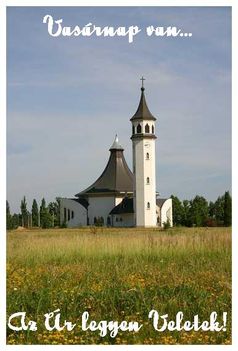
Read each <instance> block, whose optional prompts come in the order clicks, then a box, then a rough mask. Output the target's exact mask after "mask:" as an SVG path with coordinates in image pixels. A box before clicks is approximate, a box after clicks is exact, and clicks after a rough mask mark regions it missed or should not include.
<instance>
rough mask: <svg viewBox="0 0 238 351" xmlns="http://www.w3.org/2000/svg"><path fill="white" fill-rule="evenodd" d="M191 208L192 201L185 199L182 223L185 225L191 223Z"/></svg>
mask: <svg viewBox="0 0 238 351" xmlns="http://www.w3.org/2000/svg"><path fill="white" fill-rule="evenodd" d="M189 208H190V202H189V201H188V200H183V217H182V225H185V226H189V225H191V224H190V222H189Z"/></svg>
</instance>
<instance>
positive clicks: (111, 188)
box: [75, 137, 133, 197]
mask: <svg viewBox="0 0 238 351" xmlns="http://www.w3.org/2000/svg"><path fill="white" fill-rule="evenodd" d="M110 152H111V155H110V158H109V160H108V163H107V165H106V168H105V169H104V171H103V173H102V174H101V176H100V177H99V178H98V179H97V180H96V182H94V183H93V184H92V185H91V186H89V187H88V188H87V189H85V190H84V191H81V192H80V193H78V194H76V195H75V196H77V197H82V196H84V195H86V196H87V195H90V194H97V193H112V192H113V193H117V192H133V173H132V172H131V171H130V169H129V167H128V166H127V163H126V160H125V158H124V155H123V148H122V146H121V145H120V144H119V142H118V138H117V137H116V139H115V141H114V143H113V145H112V147H111V148H110Z"/></svg>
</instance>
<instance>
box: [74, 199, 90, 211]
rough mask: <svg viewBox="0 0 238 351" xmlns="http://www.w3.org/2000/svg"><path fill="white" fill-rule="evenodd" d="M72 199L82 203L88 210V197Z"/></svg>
mask: <svg viewBox="0 0 238 351" xmlns="http://www.w3.org/2000/svg"><path fill="white" fill-rule="evenodd" d="M71 200H74V201H76V202H78V203H80V205H82V206H83V207H84V208H86V210H87V208H88V206H89V203H88V201H87V200H86V199H84V198H81V199H71Z"/></svg>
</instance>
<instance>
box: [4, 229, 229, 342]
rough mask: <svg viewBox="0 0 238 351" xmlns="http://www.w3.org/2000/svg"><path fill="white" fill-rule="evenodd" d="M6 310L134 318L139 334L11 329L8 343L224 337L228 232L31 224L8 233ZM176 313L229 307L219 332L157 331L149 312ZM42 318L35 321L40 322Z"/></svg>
mask: <svg viewBox="0 0 238 351" xmlns="http://www.w3.org/2000/svg"><path fill="white" fill-rule="evenodd" d="M7 268H8V291H7V292H8V314H9V315H10V314H12V313H14V312H16V311H20V310H24V311H26V312H27V313H28V315H29V316H30V317H31V318H33V319H34V318H35V319H37V320H39V322H40V323H41V322H42V316H43V314H44V313H46V312H49V311H52V310H54V309H55V308H60V309H61V312H62V316H63V318H68V319H69V320H73V321H75V319H78V318H79V317H80V315H81V313H82V312H84V311H86V310H87V311H90V315H91V316H92V318H94V319H95V320H97V321H100V320H102V319H112V320H123V319H126V320H128V321H129V320H132V319H134V320H138V321H141V322H142V323H145V327H144V328H143V330H141V331H140V332H139V333H136V334H131V333H126V332H125V333H121V334H119V335H118V337H117V338H115V339H112V338H110V337H108V336H107V337H105V338H103V339H102V338H100V337H99V336H98V334H97V333H92V332H91V333H90V332H82V331H81V330H80V329H79V330H74V331H73V332H71V333H63V332H61V333H49V332H46V331H45V330H44V328H43V326H42V328H40V331H39V332H37V333H30V334H29V333H12V332H11V331H10V330H9V339H8V340H9V343H24V344H31V343H46V344H47V343H50V344H51V343H57V344H59V343H63V344H74V343H77V344H85V343H89V344H90V343H110V344H112V343H118V344H120V343H132V344H134V343H144V344H147V343H148V344H156V343H162V344H174V343H181V344H186V343H199V344H201V343H229V342H230V332H231V331H230V317H231V315H230V310H231V306H230V304H231V233H230V229H229V228H228V229H226V228H209V229H208V228H192V229H191V228H181V229H176V228H172V229H170V230H168V231H159V230H153V229H146V230H145V229H136V230H135V229H134V228H133V229H106V228H99V229H97V231H96V233H94V231H93V230H91V229H90V228H82V229H59V230H29V231H24V232H17V231H12V232H9V233H8V245H7ZM151 309H158V310H159V311H160V312H161V313H168V314H169V315H170V316H171V318H174V317H175V315H176V313H177V312H178V311H180V310H183V312H184V313H185V315H186V318H188V319H189V318H190V319H191V318H192V317H193V315H195V314H199V315H200V317H201V318H204V319H207V318H209V315H210V313H211V312H212V311H217V312H218V313H220V314H222V312H228V313H229V316H228V328H227V331H226V332H220V333H204V332H203V333H201V332H196V333H193V332H190V333H178V332H172V333H171V332H166V333H163V335H161V334H158V332H157V333H156V332H155V331H154V330H153V328H152V326H151V325H149V324H146V323H148V318H147V316H148V312H149V311H150V310H151ZM40 325H41V324H40Z"/></svg>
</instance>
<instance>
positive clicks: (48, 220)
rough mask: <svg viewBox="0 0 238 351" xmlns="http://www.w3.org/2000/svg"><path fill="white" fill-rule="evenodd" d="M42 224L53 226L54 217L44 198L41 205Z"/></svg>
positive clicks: (45, 226) (48, 226) (46, 226)
mask: <svg viewBox="0 0 238 351" xmlns="http://www.w3.org/2000/svg"><path fill="white" fill-rule="evenodd" d="M40 225H41V227H42V228H51V227H52V217H51V215H50V213H49V210H48V208H47V207H46V202H45V199H44V198H43V199H42V201H41V206H40Z"/></svg>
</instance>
